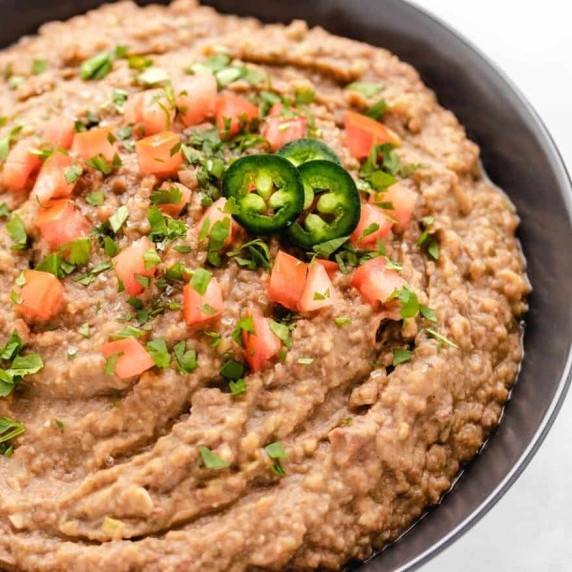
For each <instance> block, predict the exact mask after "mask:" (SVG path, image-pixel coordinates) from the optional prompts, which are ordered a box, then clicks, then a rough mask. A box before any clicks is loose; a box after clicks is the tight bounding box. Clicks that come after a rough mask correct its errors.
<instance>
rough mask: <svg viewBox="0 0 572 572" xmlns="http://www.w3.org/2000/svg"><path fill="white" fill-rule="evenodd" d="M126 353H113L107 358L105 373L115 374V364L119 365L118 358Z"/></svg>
mask: <svg viewBox="0 0 572 572" xmlns="http://www.w3.org/2000/svg"><path fill="white" fill-rule="evenodd" d="M122 355H124V353H123V352H120V353H117V354H113V355H111V356H109V357H108V358H107V360H106V361H105V369H104V373H105V375H113V374H114V373H115V366H116V365H117V360H118V359H119V357H120V356H122Z"/></svg>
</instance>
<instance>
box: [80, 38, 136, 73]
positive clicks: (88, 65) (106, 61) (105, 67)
mask: <svg viewBox="0 0 572 572" xmlns="http://www.w3.org/2000/svg"><path fill="white" fill-rule="evenodd" d="M126 53H127V46H117V47H116V48H115V49H114V50H111V51H108V52H101V53H99V54H97V55H95V56H93V57H92V58H89V59H88V60H85V61H84V62H83V63H82V64H81V67H80V70H79V76H80V77H81V79H83V80H84V81H87V80H100V79H103V78H104V77H105V76H107V75H108V74H109V72H110V71H111V67H112V65H113V62H114V60H116V59H119V58H123V57H125V55H126Z"/></svg>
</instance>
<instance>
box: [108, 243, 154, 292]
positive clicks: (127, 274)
mask: <svg viewBox="0 0 572 572" xmlns="http://www.w3.org/2000/svg"><path fill="white" fill-rule="evenodd" d="M150 250H152V251H153V252H156V250H155V245H154V244H153V243H152V242H151V241H150V240H149V239H148V238H147V237H146V236H144V237H143V238H140V239H139V240H136V241H135V242H133V243H131V244H130V245H129V246H128V247H127V248H124V249H123V250H122V251H121V252H120V253H119V254H118V255H116V256H114V257H113V259H112V262H113V268H114V270H115V273H116V274H117V277H118V278H119V279H120V280H121V282H123V285H124V286H125V290H126V292H127V293H128V294H129V295H130V296H138V295H139V294H141V292H143V290H145V288H144V287H143V285H142V284H140V283H139V282H137V276H153V275H154V274H155V270H156V268H155V267H153V268H149V269H146V268H145V260H144V258H143V256H144V255H145V253H146V252H149V251H150Z"/></svg>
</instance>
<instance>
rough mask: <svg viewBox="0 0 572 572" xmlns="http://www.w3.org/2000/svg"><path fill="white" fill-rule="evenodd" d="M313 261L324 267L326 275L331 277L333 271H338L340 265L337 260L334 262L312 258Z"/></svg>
mask: <svg viewBox="0 0 572 572" xmlns="http://www.w3.org/2000/svg"><path fill="white" fill-rule="evenodd" d="M314 262H315V263H316V264H321V265H322V266H323V267H324V268H325V269H326V272H327V273H328V276H329V277H330V278H332V276H334V275H335V273H336V272H338V271H339V269H340V265H339V264H338V263H337V262H334V261H333V260H324V259H323V258H316V259H314Z"/></svg>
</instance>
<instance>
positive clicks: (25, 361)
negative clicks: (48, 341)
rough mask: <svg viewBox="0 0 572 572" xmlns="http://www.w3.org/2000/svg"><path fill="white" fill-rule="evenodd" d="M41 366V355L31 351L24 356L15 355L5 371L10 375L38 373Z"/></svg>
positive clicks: (42, 365)
mask: <svg viewBox="0 0 572 572" xmlns="http://www.w3.org/2000/svg"><path fill="white" fill-rule="evenodd" d="M43 367H44V362H43V360H42V356H41V355H40V354H37V353H33V354H28V355H25V356H16V357H15V358H14V359H13V361H12V364H11V365H10V368H9V369H8V370H6V373H7V374H8V375H10V376H12V377H16V376H19V377H23V376H25V375H28V374H33V373H38V372H39V371H40V370H41V369H42V368H43Z"/></svg>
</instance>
